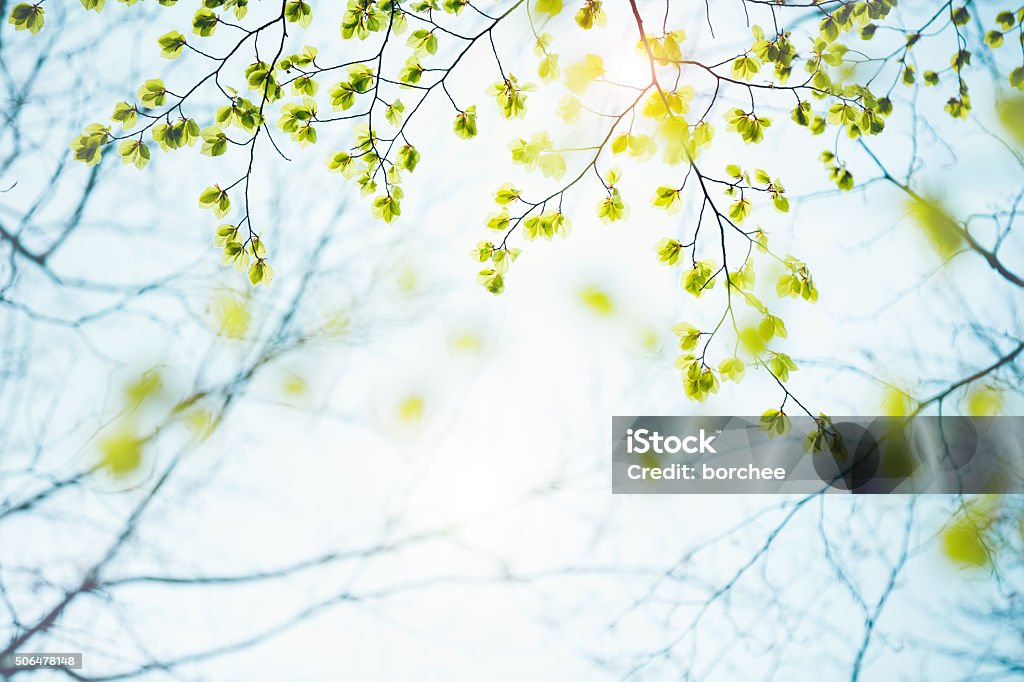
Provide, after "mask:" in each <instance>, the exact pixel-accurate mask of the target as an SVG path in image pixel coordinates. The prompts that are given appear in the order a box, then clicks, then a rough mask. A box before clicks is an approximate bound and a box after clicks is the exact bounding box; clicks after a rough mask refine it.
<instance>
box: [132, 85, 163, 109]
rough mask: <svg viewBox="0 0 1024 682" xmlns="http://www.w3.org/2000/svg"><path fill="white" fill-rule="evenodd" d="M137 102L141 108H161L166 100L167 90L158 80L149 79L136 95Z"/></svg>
mask: <svg viewBox="0 0 1024 682" xmlns="http://www.w3.org/2000/svg"><path fill="white" fill-rule="evenodd" d="M137 95H138V98H139V101H140V102H142V104H143V106H145V107H148V108H150V109H155V108H156V107H160V106H163V103H164V102H165V101H166V100H167V88H166V87H164V82H163V81H162V80H160V79H159V78H151V79H150V80H148V81H146V82H145V83H143V84H142V86H141V87H140V88H139V91H138V93H137Z"/></svg>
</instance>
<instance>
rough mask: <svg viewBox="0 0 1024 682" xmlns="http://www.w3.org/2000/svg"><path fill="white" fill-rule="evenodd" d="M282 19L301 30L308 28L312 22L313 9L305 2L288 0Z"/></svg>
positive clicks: (304, 0)
mask: <svg viewBox="0 0 1024 682" xmlns="http://www.w3.org/2000/svg"><path fill="white" fill-rule="evenodd" d="M284 17H285V19H287V20H288V21H290V22H292V23H293V24H298V25H299V26H301V27H302V28H309V24H310V22H312V21H313V8H312V7H310V5H309V3H308V2H306V0H289V2H287V3H286V4H285V6H284Z"/></svg>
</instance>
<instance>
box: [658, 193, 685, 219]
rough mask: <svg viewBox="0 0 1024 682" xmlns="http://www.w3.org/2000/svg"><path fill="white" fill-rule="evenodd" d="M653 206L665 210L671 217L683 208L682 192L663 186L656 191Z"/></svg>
mask: <svg viewBox="0 0 1024 682" xmlns="http://www.w3.org/2000/svg"><path fill="white" fill-rule="evenodd" d="M651 204H652V205H653V206H655V207H657V208H663V209H665V212H666V213H668V214H669V215H672V214H675V213H678V212H679V209H680V208H682V205H683V202H682V199H681V198H680V190H678V189H676V188H674V187H665V186H661V187H659V188H658V189H656V190H654V196H653V197H651Z"/></svg>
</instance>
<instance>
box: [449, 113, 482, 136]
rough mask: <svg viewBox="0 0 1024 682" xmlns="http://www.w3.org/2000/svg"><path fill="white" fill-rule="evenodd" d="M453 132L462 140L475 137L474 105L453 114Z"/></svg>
mask: <svg viewBox="0 0 1024 682" xmlns="http://www.w3.org/2000/svg"><path fill="white" fill-rule="evenodd" d="M453 127H454V129H455V134H456V135H458V136H459V137H461V138H462V139H464V140H468V139H470V138H471V137H476V133H477V129H476V105H473V106H470V107H466V110H465V111H460V112H459V113H458V114H457V115H456V116H455V123H454V126H453Z"/></svg>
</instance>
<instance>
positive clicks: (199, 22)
mask: <svg viewBox="0 0 1024 682" xmlns="http://www.w3.org/2000/svg"><path fill="white" fill-rule="evenodd" d="M218 21H219V20H218V19H217V13H216V12H214V11H213V10H212V9H207V8H205V7H203V8H200V9H198V10H196V13H195V16H193V17H192V32H193V33H195V34H196V35H199V36H201V37H203V38H206V37H209V36H212V35H213V33H214V31H216V30H217V22H218Z"/></svg>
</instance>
